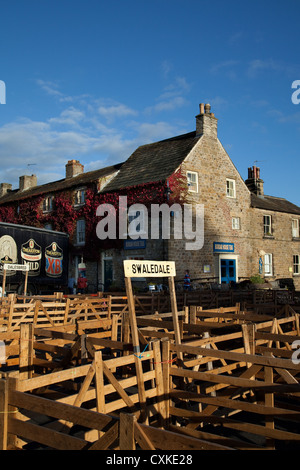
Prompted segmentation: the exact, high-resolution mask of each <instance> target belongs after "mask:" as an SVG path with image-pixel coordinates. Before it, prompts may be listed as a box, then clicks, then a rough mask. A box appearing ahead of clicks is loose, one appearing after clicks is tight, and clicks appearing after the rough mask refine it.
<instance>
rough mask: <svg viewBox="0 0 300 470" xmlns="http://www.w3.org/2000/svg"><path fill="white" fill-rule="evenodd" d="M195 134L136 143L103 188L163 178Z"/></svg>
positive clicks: (189, 147) (189, 146)
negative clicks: (135, 146) (140, 144)
mask: <svg viewBox="0 0 300 470" xmlns="http://www.w3.org/2000/svg"><path fill="white" fill-rule="evenodd" d="M199 138H200V136H196V132H195V131H194V132H190V133H188V134H183V135H180V136H177V137H172V138H170V139H166V140H161V141H159V142H155V143H151V144H147V145H142V146H141V147H138V148H137V149H136V150H135V151H134V152H133V154H132V155H131V156H130V157H129V158H128V160H126V162H125V163H124V164H123V165H122V168H121V169H120V171H119V173H118V174H117V175H116V176H115V177H114V178H113V179H112V180H111V181H110V182H109V183H108V184H107V185H106V186H105V188H104V189H103V191H105V192H107V191H116V190H118V189H122V188H128V187H132V186H136V185H139V184H145V183H152V182H158V181H165V180H166V179H167V178H169V177H170V176H171V175H172V173H173V172H174V171H175V170H176V169H177V168H178V166H179V165H180V164H181V163H182V161H183V160H184V159H185V157H186V156H187V155H188V153H189V152H190V151H191V150H192V148H193V147H194V145H195V144H196V143H197V142H198V140H199Z"/></svg>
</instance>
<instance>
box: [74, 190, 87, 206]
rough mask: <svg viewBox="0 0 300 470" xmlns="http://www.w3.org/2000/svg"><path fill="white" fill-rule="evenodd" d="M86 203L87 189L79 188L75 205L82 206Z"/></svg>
mask: <svg viewBox="0 0 300 470" xmlns="http://www.w3.org/2000/svg"><path fill="white" fill-rule="evenodd" d="M83 204H85V189H78V190H77V191H76V192H75V205H76V206H81V205H83Z"/></svg>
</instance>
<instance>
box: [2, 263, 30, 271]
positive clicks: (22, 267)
mask: <svg viewBox="0 0 300 470" xmlns="http://www.w3.org/2000/svg"><path fill="white" fill-rule="evenodd" d="M3 269H4V271H29V265H28V264H4V265H3Z"/></svg>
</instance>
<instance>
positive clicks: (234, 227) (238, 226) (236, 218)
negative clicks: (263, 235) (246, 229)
mask: <svg viewBox="0 0 300 470" xmlns="http://www.w3.org/2000/svg"><path fill="white" fill-rule="evenodd" d="M234 221H238V225H237V226H236V225H235V224H234ZM231 224H232V230H240V229H241V218H240V217H232V219H231Z"/></svg>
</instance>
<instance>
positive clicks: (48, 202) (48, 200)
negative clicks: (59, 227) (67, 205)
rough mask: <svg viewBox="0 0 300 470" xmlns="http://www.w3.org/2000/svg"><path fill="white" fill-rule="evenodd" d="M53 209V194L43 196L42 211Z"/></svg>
mask: <svg viewBox="0 0 300 470" xmlns="http://www.w3.org/2000/svg"><path fill="white" fill-rule="evenodd" d="M52 209H53V196H47V197H45V199H44V201H43V212H50V211H52Z"/></svg>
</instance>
